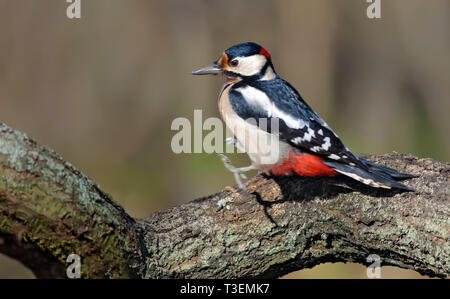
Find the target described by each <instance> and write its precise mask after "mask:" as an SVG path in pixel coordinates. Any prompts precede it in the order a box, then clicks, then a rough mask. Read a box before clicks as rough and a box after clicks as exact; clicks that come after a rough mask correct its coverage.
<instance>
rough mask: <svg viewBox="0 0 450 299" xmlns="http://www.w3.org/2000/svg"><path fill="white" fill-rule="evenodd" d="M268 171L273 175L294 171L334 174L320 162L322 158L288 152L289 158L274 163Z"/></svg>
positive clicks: (304, 174) (299, 173) (333, 171)
mask: <svg viewBox="0 0 450 299" xmlns="http://www.w3.org/2000/svg"><path fill="white" fill-rule="evenodd" d="M270 172H271V173H272V174H274V175H289V174H292V173H296V174H298V175H300V176H334V175H336V174H337V172H336V171H335V170H333V169H332V168H330V167H329V166H327V165H325V164H323V163H322V158H320V157H317V156H314V155H311V154H296V153H290V154H289V159H287V160H285V161H283V162H282V163H279V164H276V165H275V166H274V167H272V169H271V170H270Z"/></svg>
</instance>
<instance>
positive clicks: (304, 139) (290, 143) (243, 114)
mask: <svg viewBox="0 0 450 299" xmlns="http://www.w3.org/2000/svg"><path fill="white" fill-rule="evenodd" d="M192 74H194V75H206V74H224V75H225V77H226V82H225V84H224V86H223V88H222V90H221V92H220V96H219V110H220V113H221V116H222V118H223V119H224V121H225V123H226V125H227V127H228V128H230V129H231V130H232V131H233V133H234V135H235V136H236V139H237V143H238V144H237V145H239V146H241V147H243V148H244V150H245V151H246V152H247V154H248V155H249V157H250V159H251V161H252V165H250V166H248V167H242V168H234V167H232V166H228V168H229V169H230V170H231V171H233V172H234V173H235V177H236V179H237V181H238V183H239V185H240V186H241V188H245V187H244V186H243V184H242V183H241V182H240V180H239V174H240V173H242V172H245V171H249V170H252V169H259V170H263V171H266V172H269V173H271V174H273V175H291V174H297V175H300V176H310V177H312V176H334V175H336V174H338V173H341V174H343V175H346V176H349V177H351V178H353V179H355V180H357V181H360V182H362V183H364V184H366V185H369V186H372V187H377V188H386V189H391V188H397V189H402V190H406V191H413V189H411V188H410V187H408V186H405V185H403V184H401V183H399V182H397V181H398V180H402V179H409V178H413V177H416V176H415V175H412V174H407V173H400V172H398V171H396V170H394V169H391V168H388V167H385V166H381V165H378V164H376V163H373V162H370V161H367V160H365V159H363V158H361V157H358V156H356V155H355V154H353V153H352V152H351V151H350V150H349V149H348V148H347V147H346V146H344V144H343V143H342V142H341V140H340V139H339V137H338V135H336V133H334V132H333V130H332V129H331V128H330V127H329V126H328V125H327V123H326V122H325V121H324V120H323V119H322V118H320V117H319V116H318V115H317V114H316V113H315V112H314V111H313V110H312V109H311V108H310V107H309V105H308V104H307V103H306V102H305V101H304V100H303V99H302V97H301V96H300V94H299V93H298V92H297V91H296V90H295V89H294V87H292V86H291V85H290V84H289V83H288V82H286V81H284V80H283V79H282V78H281V77H280V76H278V74H277V73H276V72H275V69H274V67H273V64H272V59H271V55H270V54H269V52H268V51H267V50H266V49H264V48H263V47H261V46H260V45H258V44H256V43H252V42H247V43H242V44H238V45H235V46H232V47H231V48H229V49H227V50H225V52H223V53H222V55H221V56H220V58H219V59H218V60H217V61H215V62H214V63H213V64H211V65H209V66H206V67H203V68H201V69H199V70H196V71H194V72H192ZM249 119H251V120H256V123H255V122H254V121H253V122H250V121H248V120H249ZM263 119H265V120H267V122H266V124H271V123H272V122H270V121H272V120H277V124H278V130H277V131H275V133H274V130H272V129H273V128H272V127H271V126H270V125H266V127H265V128H264V126H260V125H259V124H260V123H261V120H263ZM262 127H263V128H262ZM252 134H253V135H258V136H259V137H258V138H256V139H257V140H258V142H259V144H258V145H256V147H254V148H256V151H251V150H250V147H251V145H250V144H249V143H251V142H249V135H252ZM265 135H269V137H276V138H277V140H278V145H277V148H276V149H277V155H276V158H275V159H273V160H272V161H270V162H269V163H264V162H263V159H262V157H263V156H264V155H263V154H262V153H263V152H265V151H267V150H269V151H270V150H273V147H271V146H269V144H268V143H267V144H264V143H263V144H261V141H262V140H268V139H267V138H266V137H267V136H265ZM250 139H251V138H250Z"/></svg>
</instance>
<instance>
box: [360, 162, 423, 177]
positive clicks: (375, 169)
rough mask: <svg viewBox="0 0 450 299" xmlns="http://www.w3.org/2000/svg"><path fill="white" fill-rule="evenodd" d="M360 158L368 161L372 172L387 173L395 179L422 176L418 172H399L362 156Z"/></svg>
mask: <svg viewBox="0 0 450 299" xmlns="http://www.w3.org/2000/svg"><path fill="white" fill-rule="evenodd" d="M360 159H361V160H363V161H364V163H366V165H367V166H368V167H369V170H370V171H371V172H378V173H379V172H381V173H385V174H387V175H389V176H390V177H391V178H393V179H395V180H407V179H412V178H417V177H419V176H420V175H418V174H411V173H403V172H398V171H397V170H395V169H392V168H389V167H387V166H383V165H379V164H377V163H374V162H370V161H367V160H364V159H362V158H360Z"/></svg>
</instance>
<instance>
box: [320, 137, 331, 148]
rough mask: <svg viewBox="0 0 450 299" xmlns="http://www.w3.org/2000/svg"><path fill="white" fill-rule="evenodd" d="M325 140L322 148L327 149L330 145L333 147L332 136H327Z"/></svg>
mask: <svg viewBox="0 0 450 299" xmlns="http://www.w3.org/2000/svg"><path fill="white" fill-rule="evenodd" d="M323 141H324V143H323V144H322V146H321V147H322V149H323V150H324V151H327V150H328V149H329V148H330V147H331V140H330V137H325V138H324V139H323Z"/></svg>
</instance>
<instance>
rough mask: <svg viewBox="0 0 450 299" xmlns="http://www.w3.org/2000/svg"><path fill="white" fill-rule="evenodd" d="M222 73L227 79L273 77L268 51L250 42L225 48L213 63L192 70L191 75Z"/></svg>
mask: <svg viewBox="0 0 450 299" xmlns="http://www.w3.org/2000/svg"><path fill="white" fill-rule="evenodd" d="M220 73H223V74H224V75H225V76H227V78H228V79H229V80H235V79H261V78H264V77H267V79H271V78H272V77H274V74H275V72H274V69H273V65H272V60H271V57H270V53H269V52H268V51H267V50H266V49H264V48H263V47H261V46H260V45H258V44H256V43H252V42H247V43H242V44H238V45H235V46H232V47H230V48H228V49H227V50H225V52H223V53H222V55H221V56H220V57H219V59H217V60H216V61H215V62H214V63H213V64H211V65H208V66H206V67H203V68H201V69H198V70H196V71H193V72H192V74H193V75H209V74H214V75H216V74H220Z"/></svg>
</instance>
